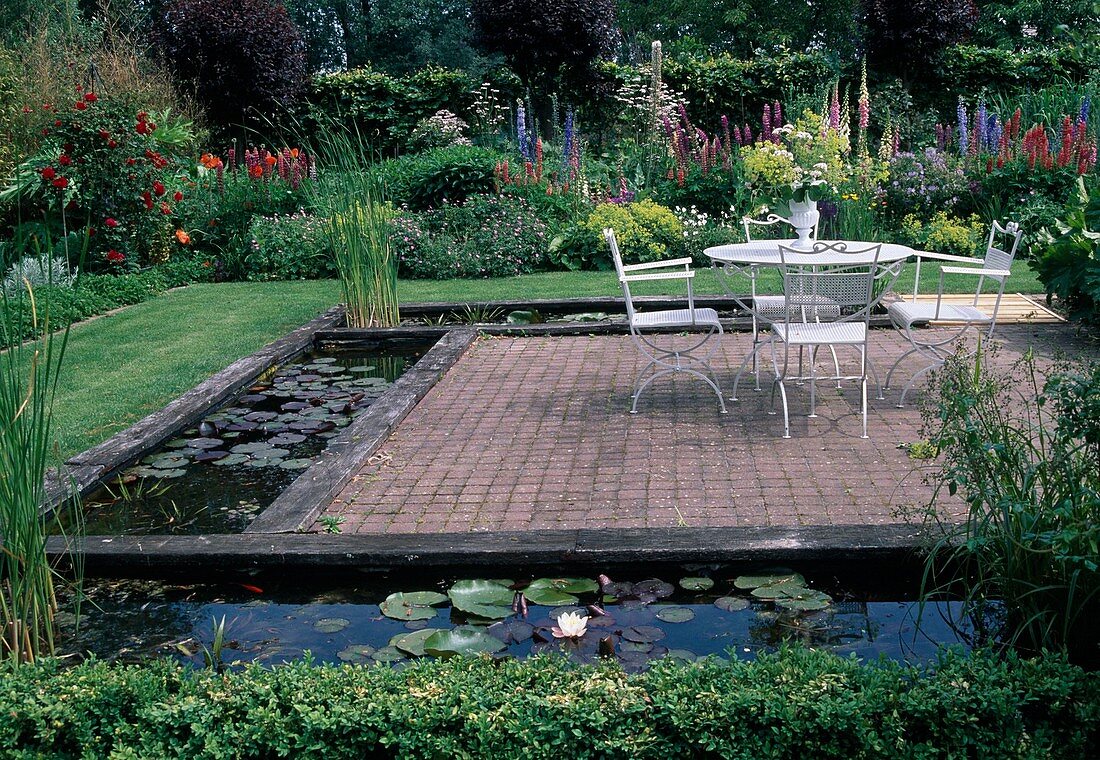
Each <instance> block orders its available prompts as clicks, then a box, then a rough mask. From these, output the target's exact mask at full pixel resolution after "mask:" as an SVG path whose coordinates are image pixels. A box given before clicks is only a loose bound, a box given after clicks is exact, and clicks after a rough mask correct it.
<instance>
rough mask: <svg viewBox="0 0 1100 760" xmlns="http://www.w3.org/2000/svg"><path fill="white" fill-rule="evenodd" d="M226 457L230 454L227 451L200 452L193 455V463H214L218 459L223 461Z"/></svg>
mask: <svg viewBox="0 0 1100 760" xmlns="http://www.w3.org/2000/svg"><path fill="white" fill-rule="evenodd" d="M228 456H231V454H230V453H229V452H228V451H222V450H221V449H214V450H207V451H200V452H199V453H197V454H195V461H196V462H216V461H218V460H219V459H225V458H226V457H228Z"/></svg>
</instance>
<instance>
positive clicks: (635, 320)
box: [603, 229, 726, 414]
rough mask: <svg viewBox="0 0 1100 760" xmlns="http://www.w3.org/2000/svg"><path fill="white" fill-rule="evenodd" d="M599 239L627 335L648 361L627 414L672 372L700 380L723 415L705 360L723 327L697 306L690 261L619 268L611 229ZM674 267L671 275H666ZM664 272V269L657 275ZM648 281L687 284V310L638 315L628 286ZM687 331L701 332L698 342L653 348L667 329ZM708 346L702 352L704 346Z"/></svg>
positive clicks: (709, 311)
mask: <svg viewBox="0 0 1100 760" xmlns="http://www.w3.org/2000/svg"><path fill="white" fill-rule="evenodd" d="M603 234H604V238H605V239H606V240H607V245H608V247H610V248H611V257H612V259H614V261H615V272H616V273H617V274H618V276H619V284H620V285H622V288H623V298H624V299H625V301H626V317H627V321H628V322H629V324H630V337H631V338H632V339H633V340H634V344H635V345H636V346H637V347H638V350H639V351H641V352H642V354H643V355H644V356H645V357H646V358H647V359H648V360H649V362H648V363H647V364H646V366H645V367H644V368H643V369H642V371H641V372H639V373H638V377H637V378H636V379H635V381H634V393H633V395H632V402H631V405H630V413H631V414H637V412H638V399H639V398H640V397H641V395H642V392H643V391H644V390H645V389H646V388H647V387H649V384H650V383H652V382H653V381H654V380H656V379H657V378H659V377H663V376H664V375H668V374H671V373H674V372H685V373H687V374H689V375H693V376H695V377H698V378H700V379H701V380H703V381H704V382H705V383H706V384H707V385H709V386H710V387H711V389H712V390H713V391H714V392H715V394H717V396H718V408H719V409H720V410H721V412H722V414H725V413H726V402H725V401H724V400H723V398H722V390H721V388H719V386H718V376H717V375H715V374H714V370H713V369H711V366H710V358H711V356H713V355H714V352H715V350H716V349H717V348H718V341H717V340H715V341H713V342H712V341H711V338H713V337H720V336H721V335H722V324H721V322H719V321H718V312H716V311H715V310H714V309H706V308H696V306H695V295H694V292H693V290H692V286H691V281H692V279H693V278H694V277H695V272H694V271H693V270H692V268H691V258H690V257H686V258H681V259H670V260H668V261H653V262H649V263H646V264H623V259H622V256H621V255H620V254H619V244H618V241H616V239H615V231H614V230H612V229H605V230H604V231H603ZM672 268H675V270H676V271H667V270H669V269H672ZM659 270H666V271H659ZM652 280H683V281H685V282H686V283H687V308H686V309H667V310H661V311H638V310H637V309H636V308H635V307H634V300H633V298H632V296H631V293H630V283H632V282H645V281H652ZM691 328H706V332H705V333H704V334H703V335H702V337H701V338H699V339H698V340H696V341H695V342H693V343H691V344H690V345H688V346H687V347H676V346H668V347H666V346H662V345H658V343H657V339H658V336H660V335H661V334H665V335H667V334H668V333H669V332H670V331H683V330H689V329H691ZM708 342H710V343H711V345H710V347H709V349H706V350H704V348H705V347H706V345H707V343H708Z"/></svg>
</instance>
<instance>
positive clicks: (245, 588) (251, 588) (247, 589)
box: [240, 583, 264, 594]
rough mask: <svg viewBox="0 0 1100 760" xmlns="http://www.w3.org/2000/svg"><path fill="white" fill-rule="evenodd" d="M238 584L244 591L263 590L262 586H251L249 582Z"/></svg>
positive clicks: (261, 591) (256, 592) (259, 591)
mask: <svg viewBox="0 0 1100 760" xmlns="http://www.w3.org/2000/svg"><path fill="white" fill-rule="evenodd" d="M240 586H241V588H243V589H244V590H245V591H251V592H252V593H253V594H262V593H263V592H264V590H263V589H262V588H260V587H259V586H253V585H252V584H250V583H242V584H240Z"/></svg>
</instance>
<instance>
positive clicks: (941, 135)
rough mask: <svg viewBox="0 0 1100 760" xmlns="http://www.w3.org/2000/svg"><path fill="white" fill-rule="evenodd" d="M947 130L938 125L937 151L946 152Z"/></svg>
mask: <svg viewBox="0 0 1100 760" xmlns="http://www.w3.org/2000/svg"><path fill="white" fill-rule="evenodd" d="M946 132H947V130H946V129H944V126H943V125H942V124H937V125H936V150H939V151H944V150H946V149H947V134H946Z"/></svg>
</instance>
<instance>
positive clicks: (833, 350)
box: [829, 346, 840, 390]
mask: <svg viewBox="0 0 1100 760" xmlns="http://www.w3.org/2000/svg"><path fill="white" fill-rule="evenodd" d="M829 353H831V354H832V355H833V370H835V371H836V387H837V390H840V360H839V359H837V357H836V348H834V347H833V346H829Z"/></svg>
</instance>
